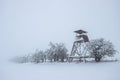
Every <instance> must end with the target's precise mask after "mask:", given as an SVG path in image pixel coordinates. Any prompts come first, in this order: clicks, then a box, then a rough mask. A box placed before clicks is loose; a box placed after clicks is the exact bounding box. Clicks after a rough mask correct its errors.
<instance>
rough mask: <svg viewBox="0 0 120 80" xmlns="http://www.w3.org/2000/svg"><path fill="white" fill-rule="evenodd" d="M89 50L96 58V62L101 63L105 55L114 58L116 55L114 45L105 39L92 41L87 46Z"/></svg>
mask: <svg viewBox="0 0 120 80" xmlns="http://www.w3.org/2000/svg"><path fill="white" fill-rule="evenodd" d="M87 49H88V52H89V53H90V55H91V56H93V57H95V61H96V62H99V61H100V60H101V58H102V57H104V56H105V55H107V56H113V55H114V54H115V53H116V50H115V49H114V46H113V44H112V43H111V42H110V41H106V40H104V39H95V40H91V41H90V42H89V43H88V44H87Z"/></svg>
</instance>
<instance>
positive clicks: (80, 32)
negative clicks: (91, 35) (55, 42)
mask: <svg viewBox="0 0 120 80" xmlns="http://www.w3.org/2000/svg"><path fill="white" fill-rule="evenodd" d="M74 32H75V33H78V34H82V33H87V32H86V31H84V30H77V31H74Z"/></svg>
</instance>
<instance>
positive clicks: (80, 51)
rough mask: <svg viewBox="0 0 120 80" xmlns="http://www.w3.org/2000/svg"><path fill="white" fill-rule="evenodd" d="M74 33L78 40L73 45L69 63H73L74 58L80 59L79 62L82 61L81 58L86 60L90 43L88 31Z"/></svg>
mask: <svg viewBox="0 0 120 80" xmlns="http://www.w3.org/2000/svg"><path fill="white" fill-rule="evenodd" d="M74 32H75V33H76V40H75V41H74V43H73V47H72V50H71V54H70V56H69V61H72V60H73V59H74V58H78V59H79V60H81V58H85V57H86V52H87V49H86V43H87V42H89V38H88V36H87V32H86V31H84V30H77V31H74Z"/></svg>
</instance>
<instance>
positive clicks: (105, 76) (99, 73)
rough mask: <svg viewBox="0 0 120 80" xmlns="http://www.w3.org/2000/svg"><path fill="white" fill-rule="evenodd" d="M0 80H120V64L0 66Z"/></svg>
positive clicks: (16, 64)
mask: <svg viewBox="0 0 120 80" xmlns="http://www.w3.org/2000/svg"><path fill="white" fill-rule="evenodd" d="M0 80H120V62H119V61H118V62H100V63H95V62H93V63H90V62H88V63H40V64H33V63H24V64H18V63H12V62H10V61H6V62H4V63H1V66H0Z"/></svg>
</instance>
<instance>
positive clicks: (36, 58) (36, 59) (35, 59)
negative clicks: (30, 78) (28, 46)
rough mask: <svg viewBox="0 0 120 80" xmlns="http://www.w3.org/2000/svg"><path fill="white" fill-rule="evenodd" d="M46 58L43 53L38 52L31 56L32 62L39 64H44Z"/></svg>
mask: <svg viewBox="0 0 120 80" xmlns="http://www.w3.org/2000/svg"><path fill="white" fill-rule="evenodd" d="M45 58H46V55H45V54H44V52H43V51H38V52H36V53H34V54H33V55H32V59H33V62H36V63H40V62H44V61H45Z"/></svg>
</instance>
